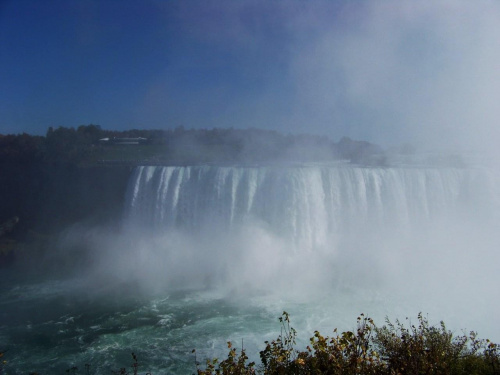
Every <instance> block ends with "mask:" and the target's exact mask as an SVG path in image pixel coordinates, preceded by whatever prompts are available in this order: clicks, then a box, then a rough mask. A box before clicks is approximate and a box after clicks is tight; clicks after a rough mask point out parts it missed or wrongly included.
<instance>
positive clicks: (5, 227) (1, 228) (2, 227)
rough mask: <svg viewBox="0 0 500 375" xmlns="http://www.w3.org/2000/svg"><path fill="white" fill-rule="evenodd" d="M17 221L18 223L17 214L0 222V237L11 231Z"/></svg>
mask: <svg viewBox="0 0 500 375" xmlns="http://www.w3.org/2000/svg"><path fill="white" fill-rule="evenodd" d="M17 223H19V218H18V217H17V216H14V217H13V218H10V219H9V220H7V221H5V222H3V223H2V224H0V237H3V236H5V235H7V234H8V233H10V232H12V230H13V229H14V227H15V226H16V224H17Z"/></svg>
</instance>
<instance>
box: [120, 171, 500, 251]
mask: <svg viewBox="0 0 500 375" xmlns="http://www.w3.org/2000/svg"><path fill="white" fill-rule="evenodd" d="M493 177H494V176H493V175H492V174H488V173H487V172H485V171H484V170H480V169H453V168H361V167H327V166H323V167H316V166H309V167H307V166H306V167H260V168H249V167H247V168H243V167H214V166H199V167H154V166H149V167H147V166H144V167H138V168H137V169H136V170H135V172H134V174H133V177H132V178H131V181H130V186H129V193H128V199H127V219H128V223H129V224H132V225H141V226H142V227H144V226H146V227H150V228H155V229H156V230H157V231H161V230H166V229H169V228H170V229H172V228H185V229H190V230H196V229H199V228H200V227H203V226H204V225H210V224H212V225H213V224H214V223H217V224H220V225H221V226H222V227H223V228H224V229H226V230H230V229H231V228H233V227H234V226H236V225H241V224H244V223H245V222H248V221H258V222H262V223H265V226H266V228H269V229H270V230H271V231H272V232H273V233H275V234H276V235H279V236H283V237H286V238H289V239H291V240H292V241H291V242H292V243H293V245H294V247H295V248H297V249H300V250H301V251H304V250H313V249H315V248H322V247H325V246H327V245H328V244H329V240H331V239H332V238H338V237H341V236H342V235H345V233H352V232H360V231H362V230H363V228H367V227H369V228H370V229H377V228H378V229H381V230H383V229H384V228H387V227H388V226H390V227H391V230H394V229H396V228H397V229H398V230H408V229H411V228H412V227H413V226H415V225H417V224H419V223H421V222H423V221H426V220H434V219H437V218H439V217H442V216H455V215H458V214H465V213H467V212H468V211H470V210H476V211H477V210H480V211H481V213H482V214H484V215H494V214H496V213H497V212H498V207H497V205H498V197H497V196H495V194H496V192H495V191H494V188H493V186H494V182H493V180H492V179H493Z"/></svg>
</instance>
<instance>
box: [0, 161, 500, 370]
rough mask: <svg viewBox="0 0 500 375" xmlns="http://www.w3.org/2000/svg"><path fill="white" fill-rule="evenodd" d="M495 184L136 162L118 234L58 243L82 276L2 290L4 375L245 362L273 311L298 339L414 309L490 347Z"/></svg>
mask: <svg viewBox="0 0 500 375" xmlns="http://www.w3.org/2000/svg"><path fill="white" fill-rule="evenodd" d="M499 187H500V184H499V180H498V174H497V172H496V171H494V170H492V169H485V168H420V167H418V168H417V167H405V168H403V167H399V168H389V167H388V168H367V167H353V166H346V165H334V166H326V165H321V166H314V165H310V166H262V167H227V166H225V167H218V166H191V167H160V166H156V167H154V166H142V167H137V168H136V169H135V170H134V171H133V173H132V176H131V178H130V181H129V186H128V193H127V197H126V206H125V218H124V223H123V227H122V230H121V232H120V233H103V232H102V231H101V230H100V228H90V229H88V230H86V231H82V230H81V228H80V229H78V228H77V229H76V230H75V231H74V232H71V231H70V232H69V234H68V235H67V236H66V240H68V239H70V240H71V239H73V240H72V241H74V242H82V241H85V243H86V246H87V247H89V248H90V249H91V250H92V260H93V263H92V269H90V270H88V271H87V272H88V275H87V276H86V277H84V278H80V279H76V280H69V281H68V280H62V281H61V280H52V281H43V282H34V283H27V284H22V283H21V284H15V285H14V286H12V287H6V286H4V290H3V291H2V297H1V298H0V311H3V312H4V314H3V315H2V317H3V321H2V322H1V324H2V326H1V330H0V342H1V343H2V344H3V345H4V347H2V348H0V350H2V349H3V348H8V349H9V352H8V355H9V358H8V360H9V366H10V367H9V368H7V370H8V372H9V373H28V372H34V371H36V372H46V373H62V372H64V370H65V369H68V368H70V367H72V366H75V365H76V366H79V367H80V368H83V366H84V364H85V363H89V364H91V366H92V367H91V373H94V374H108V373H110V370H117V369H118V368H120V367H125V366H127V364H128V363H131V359H130V352H132V351H133V352H135V353H136V354H137V356H138V358H139V361H140V363H141V364H142V365H143V366H142V367H141V370H142V371H144V372H146V371H149V372H151V373H153V374H159V373H178V374H185V373H193V372H195V368H194V357H193V355H192V353H191V351H192V349H193V348H196V349H197V353H198V354H197V356H198V357H197V360H198V361H200V362H203V359H204V358H205V357H211V356H218V357H223V356H225V355H226V353H225V348H226V345H225V342H226V341H228V340H232V341H233V342H235V343H236V342H241V340H242V339H244V343H245V344H244V345H245V348H246V349H247V353H248V354H250V356H251V357H252V359H254V360H257V361H258V358H257V353H258V350H261V349H262V345H263V342H264V340H270V339H273V338H275V337H276V336H277V335H278V334H279V326H278V324H277V320H276V318H277V317H278V316H279V315H280V314H281V312H282V311H283V310H287V311H288V312H289V313H290V314H291V317H292V325H293V326H294V327H295V328H296V329H297V330H298V332H299V334H300V335H301V339H304V340H305V339H307V337H309V336H310V335H312V333H313V331H314V330H316V329H318V330H320V331H321V332H322V333H325V334H330V333H331V329H333V328H335V327H337V328H339V329H352V328H353V324H355V318H356V316H357V314H359V313H361V312H363V313H366V314H368V315H370V316H371V317H373V318H375V322H376V323H378V324H383V319H384V317H385V316H389V317H390V318H391V319H396V318H400V319H402V318H404V317H406V316H415V315H416V314H417V313H418V312H419V311H422V312H423V313H424V314H425V313H429V318H430V320H431V321H433V320H434V321H437V320H439V319H443V320H445V322H447V323H448V324H449V325H451V327H450V328H452V329H454V330H455V331H458V332H460V330H461V329H475V330H478V331H479V334H480V336H481V337H489V338H491V339H493V340H494V341H499V339H500V331H499V330H498V328H497V325H496V323H495V319H496V317H497V316H498V314H500V304H499V302H498V301H497V298H495V296H496V294H495V293H496V292H497V289H498V285H499V283H500V277H499V274H498V272H497V264H498V261H499V254H498V248H499V245H500V234H499V231H498V228H499V226H498V224H499V222H500V221H499V218H500V217H499V212H500V209H499V202H500V199H499V191H500V189H499ZM9 311H11V312H15V311H17V312H18V313H15V314H14V313H12V314H9V313H5V312H9ZM19 311H26V312H25V313H23V314H20V313H19ZM34 312H36V313H34ZM301 342H304V341H299V345H300V343H301ZM16 371H17V372H16Z"/></svg>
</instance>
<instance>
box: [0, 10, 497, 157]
mask: <svg viewBox="0 0 500 375" xmlns="http://www.w3.org/2000/svg"><path fill="white" fill-rule="evenodd" d="M498 61H500V5H499V3H498V2H497V1H494V0H490V1H486V0H478V1H477V2H476V1H475V2H470V1H465V0H453V1H452V0H435V1H417V0H415V1H412V0H380V1H378V0H373V1H362V0H352V1H348V0H337V1H335V0H331V1H326V0H324V1H320V0H311V1H299V0H283V1H273V0H248V1H245V0H242V1H233V0H226V1H223V0H218V1H210V0H185V1H160V0H143V1H130V0H120V1H118V0H116V1H113V0H107V1H90V0H79V1H75V0H65V1H56V0H43V1H42V0H3V1H1V2H0V87H1V89H0V133H4V134H5V133H20V132H28V133H32V134H45V132H46V130H47V128H48V127H49V126H54V127H57V126H78V125H81V124H90V123H93V124H99V125H101V126H102V127H103V128H106V129H130V128H154V129H163V128H170V127H176V126H179V125H183V126H184V127H186V128H213V127H234V128H248V127H257V128H265V129H274V130H278V131H281V132H285V133H288V132H292V133H305V132H308V133H314V134H324V135H327V136H329V137H331V138H332V139H334V140H337V139H339V138H341V137H342V136H350V137H352V138H355V139H364V140H369V141H373V142H377V143H380V144H382V145H392V144H398V143H402V142H411V143H414V144H417V145H425V146H428V147H430V148H432V147H435V146H436V145H440V144H442V143H447V144H448V145H449V147H451V148H453V147H461V148H465V149H467V148H471V147H475V148H478V147H479V148H481V147H494V145H496V141H497V140H498V137H497V135H498V133H499V132H498V131H497V127H498V126H497V125H496V124H497V122H498V121H497V119H498V118H499V117H500V109H499V108H498V107H500V106H499V105H498V104H497V103H498V99H499V96H500V95H499V94H498V91H499V89H498V88H499V87H500V72H499V71H500V69H498ZM492 140H494V141H495V142H493V141H492Z"/></svg>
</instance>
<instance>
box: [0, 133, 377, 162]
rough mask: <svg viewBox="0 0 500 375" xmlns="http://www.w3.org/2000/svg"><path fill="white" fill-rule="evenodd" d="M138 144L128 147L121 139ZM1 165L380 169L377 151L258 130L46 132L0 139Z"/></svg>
mask: <svg viewBox="0 0 500 375" xmlns="http://www.w3.org/2000/svg"><path fill="white" fill-rule="evenodd" d="M125 138H127V139H130V138H132V139H134V138H135V139H138V138H141V142H140V144H136V145H130V144H123V143H124V142H120V140H122V139H125ZM0 160H1V161H2V162H3V163H15V164H30V163H48V164H74V165H82V164H91V165H92V164H96V163H102V162H115V161H123V162H126V163H159V164H161V163H166V164H175V163H182V164H185V163H205V162H241V163H252V162H285V161H292V162H327V161H332V160H347V161H350V162H353V163H360V164H369V165H374V164H383V163H384V160H385V157H384V153H383V151H382V149H381V148H380V147H378V146H376V145H373V144H371V143H368V142H364V141H354V140H351V139H349V138H342V139H341V140H340V141H339V142H333V141H332V140H330V139H328V138H327V137H322V136H317V135H308V134H302V135H292V134H286V135H285V134H282V133H279V132H276V131H271V130H262V129H233V128H229V129H219V128H214V129H185V128H184V127H182V126H180V127H177V128H174V129H166V130H139V129H133V130H127V131H113V130H105V129H102V128H101V126H99V125H93V124H91V125H81V126H78V127H77V128H72V127H58V128H55V129H54V128H52V127H51V128H49V129H48V131H47V133H46V136H33V135H29V134H26V133H23V134H18V135H0Z"/></svg>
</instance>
